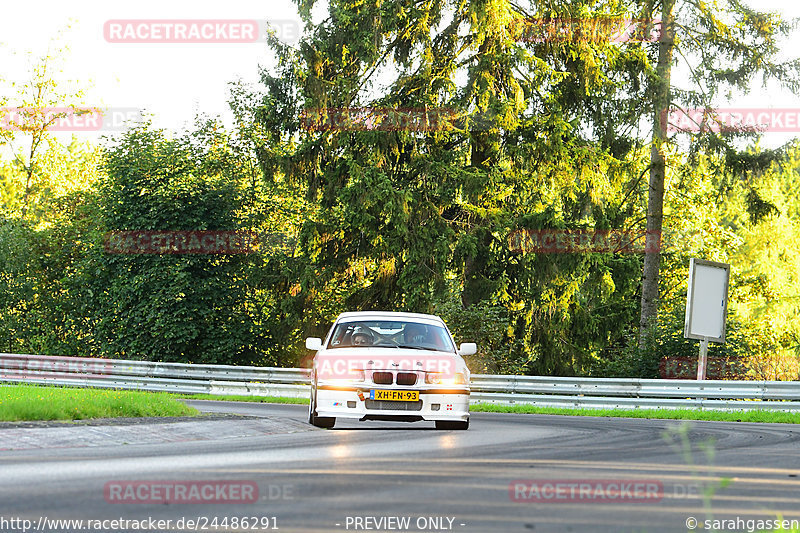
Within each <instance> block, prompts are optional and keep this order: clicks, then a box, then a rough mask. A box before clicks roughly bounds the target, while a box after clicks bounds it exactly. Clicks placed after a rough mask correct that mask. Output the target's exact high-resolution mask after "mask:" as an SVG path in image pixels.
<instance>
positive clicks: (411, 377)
mask: <svg viewBox="0 0 800 533" xmlns="http://www.w3.org/2000/svg"><path fill="white" fill-rule="evenodd" d="M416 383H417V375H416V374H411V373H409V372H398V374H397V384H398V385H415V384H416Z"/></svg>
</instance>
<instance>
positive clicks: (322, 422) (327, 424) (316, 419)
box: [308, 386, 336, 429]
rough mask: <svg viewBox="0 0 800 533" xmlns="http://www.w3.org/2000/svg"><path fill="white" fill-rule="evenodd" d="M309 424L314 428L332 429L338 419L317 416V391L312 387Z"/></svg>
mask: <svg viewBox="0 0 800 533" xmlns="http://www.w3.org/2000/svg"><path fill="white" fill-rule="evenodd" d="M308 423H309V424H311V425H312V426H314V427H318V428H323V429H330V428H332V427H333V425H334V424H336V417H333V416H317V391H316V387H313V386H312V387H311V400H310V401H309V402H308Z"/></svg>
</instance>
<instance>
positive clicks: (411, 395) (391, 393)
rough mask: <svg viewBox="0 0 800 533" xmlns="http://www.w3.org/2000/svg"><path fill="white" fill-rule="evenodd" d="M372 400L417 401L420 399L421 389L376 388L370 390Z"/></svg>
mask: <svg viewBox="0 0 800 533" xmlns="http://www.w3.org/2000/svg"><path fill="white" fill-rule="evenodd" d="M369 399H370V400H389V401H394V402H416V401H419V391H417V390H375V389H372V390H370V391H369Z"/></svg>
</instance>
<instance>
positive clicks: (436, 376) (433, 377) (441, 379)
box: [425, 372, 467, 385]
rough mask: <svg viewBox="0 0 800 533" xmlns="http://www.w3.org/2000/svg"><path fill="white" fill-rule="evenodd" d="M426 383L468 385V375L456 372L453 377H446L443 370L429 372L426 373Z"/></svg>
mask: <svg viewBox="0 0 800 533" xmlns="http://www.w3.org/2000/svg"><path fill="white" fill-rule="evenodd" d="M425 383H427V384H428V385H466V384H467V375H466V374H465V373H464V372H456V373H455V374H454V375H453V377H445V374H443V373H441V372H428V373H427V374H425Z"/></svg>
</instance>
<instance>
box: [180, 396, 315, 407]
mask: <svg viewBox="0 0 800 533" xmlns="http://www.w3.org/2000/svg"><path fill="white" fill-rule="evenodd" d="M171 396H172V397H173V398H183V399H185V400H215V401H220V402H253V403H296V404H305V405H308V398H284V397H282V396H226V395H224V394H172V395H171Z"/></svg>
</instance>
